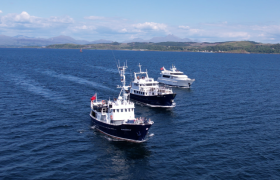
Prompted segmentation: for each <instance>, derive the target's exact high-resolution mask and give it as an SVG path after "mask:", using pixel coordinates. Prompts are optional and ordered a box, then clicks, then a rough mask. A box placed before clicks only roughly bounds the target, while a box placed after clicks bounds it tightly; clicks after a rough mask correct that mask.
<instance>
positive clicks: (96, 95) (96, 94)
mask: <svg viewBox="0 0 280 180" xmlns="http://www.w3.org/2000/svg"><path fill="white" fill-rule="evenodd" d="M95 100H96V101H95V102H96V103H97V93H96V99H95Z"/></svg>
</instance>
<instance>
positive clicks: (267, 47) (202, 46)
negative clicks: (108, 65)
mask: <svg viewBox="0 0 280 180" xmlns="http://www.w3.org/2000/svg"><path fill="white" fill-rule="evenodd" d="M46 48H55V49H80V48H83V49H100V50H134V51H179V52H215V53H280V44H262V43H257V42H254V41H230V42H217V43H207V42H202V43H198V42H161V43H147V42H144V43H142V42H133V43H118V42H113V43H108V44H87V45H77V44H54V45H49V46H47V47H46Z"/></svg>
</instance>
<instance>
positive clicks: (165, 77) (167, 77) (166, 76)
mask: <svg viewBox="0 0 280 180" xmlns="http://www.w3.org/2000/svg"><path fill="white" fill-rule="evenodd" d="M162 77H165V78H170V76H167V75H162Z"/></svg>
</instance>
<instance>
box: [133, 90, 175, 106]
mask: <svg viewBox="0 0 280 180" xmlns="http://www.w3.org/2000/svg"><path fill="white" fill-rule="evenodd" d="M129 96H130V99H132V100H135V101H137V102H140V103H143V104H146V105H149V106H153V107H172V106H173V100H174V98H175V96H176V94H167V95H155V96H140V95H136V94H131V93H130V94H129Z"/></svg>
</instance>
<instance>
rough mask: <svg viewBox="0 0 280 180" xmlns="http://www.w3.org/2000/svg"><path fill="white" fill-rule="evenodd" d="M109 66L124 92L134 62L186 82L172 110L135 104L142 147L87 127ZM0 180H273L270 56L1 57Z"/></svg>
mask: <svg viewBox="0 0 280 180" xmlns="http://www.w3.org/2000/svg"><path fill="white" fill-rule="evenodd" d="M114 57H115V58H116V59H115V58H114ZM118 60H119V61H120V63H121V64H122V63H123V62H126V61H127V65H128V69H127V75H126V77H127V83H129V81H131V79H132V77H133V72H135V71H139V68H138V66H137V65H138V64H139V63H141V65H142V70H146V69H147V71H148V73H149V76H150V77H153V78H155V79H157V77H159V73H160V68H161V67H162V66H164V67H165V68H169V67H171V66H172V64H173V65H175V66H176V67H177V69H178V70H180V71H183V72H185V73H186V74H187V75H188V76H189V77H190V78H194V79H195V82H194V83H193V85H192V87H191V89H181V88H173V91H174V92H175V93H176V94H177V96H176V98H175V102H176V104H177V106H176V107H175V108H173V109H161V108H150V107H146V106H141V105H138V104H136V109H135V114H136V116H137V117H139V116H141V117H148V118H151V119H152V120H153V121H154V122H155V123H154V125H153V126H152V128H151V130H150V135H149V137H148V141H146V142H145V143H142V144H134V143H129V142H123V141H115V140H114V139H111V138H109V137H107V136H105V135H103V134H101V133H100V132H98V131H97V130H96V129H94V128H92V124H91V119H90V116H89V113H90V98H91V97H92V96H93V95H94V94H95V93H97V98H98V99H99V100H101V99H109V98H110V99H113V98H116V97H117V96H118V94H119V91H120V89H117V88H116V87H117V85H121V82H120V76H119V74H118V71H117V68H116V63H117V61H118ZM0 179H21V180H23V179H160V180H162V179H280V55H275V54H218V53H189V52H147V51H144V52H140V51H107V50H103V51H102V50H84V51H83V53H80V52H79V50H63V49H23V48H21V49H16V48H15V49H8V48H2V49H0Z"/></svg>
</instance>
